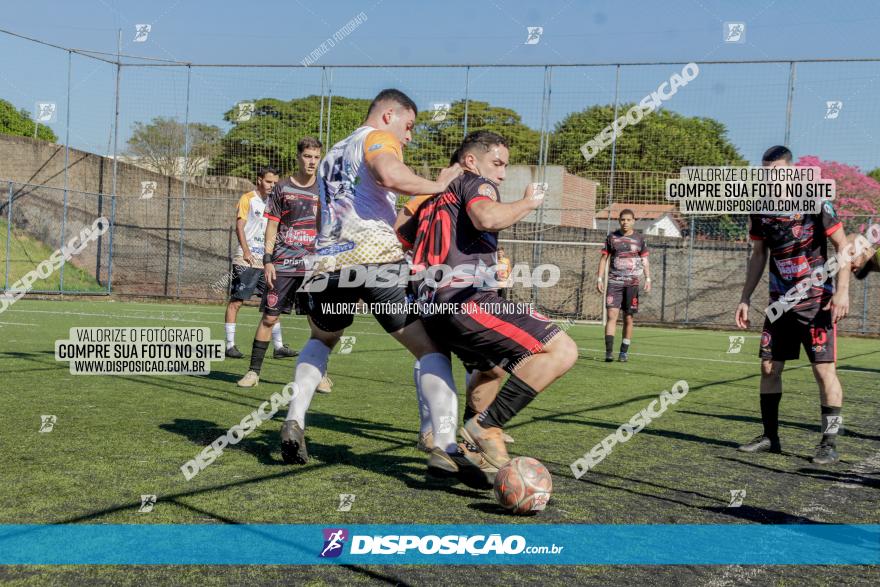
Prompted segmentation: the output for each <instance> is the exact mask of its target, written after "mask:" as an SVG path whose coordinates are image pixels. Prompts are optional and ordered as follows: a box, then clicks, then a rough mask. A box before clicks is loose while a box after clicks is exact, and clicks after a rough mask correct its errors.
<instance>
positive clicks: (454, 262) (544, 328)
mask: <svg viewBox="0 0 880 587" xmlns="http://www.w3.org/2000/svg"><path fill="white" fill-rule="evenodd" d="M508 157H509V154H508V149H507V142H506V141H505V139H504V138H503V137H501V136H500V135H498V134H495V133H492V132H488V131H477V132H475V133H471V134H470V135H468V136H467V137H466V138H465V140H464V142H463V143H462V146H461V148H460V149H459V150H458V162H459V163H460V164H461V166H462V168H463V169H465V172H464V174H463V175H462V176H461V177H460V178H457V179H455V180H453V181H452V182H451V183H450V184H449V187H448V188H447V189H446V190H445V191H443V192H441V193H439V194H437V195H435V196H434V197H432V198H430V199H427V200H426V201H424V202H422V203H421V206H420V207H419V208H418V214H417V216H416V217H415V219H416V223H417V226H416V229H415V238H414V239H413V238H412V236H413V233H412V232H411V229H412V224H409V226H408V227H406V226H404V227H402V229H401V233H402V234H401V240H402V241H409V242H412V243H413V259H412V264H413V270H414V271H418V270H420V269H422V268H427V269H428V271H429V273H428V275H429V276H430V275H431V273H430V272H431V269H430V268H431V267H437V266H449V267H452V268H453V270H454V272H453V274H451V275H449V276H448V278H445V279H441V280H440V282H439V283H436V282H433V281H432V280H431V279H426V280H425V281H423V282H421V283H420V284H419V286H418V290H417V296H418V298H417V299H418V302H420V303H433V304H438V305H440V304H455V305H456V308H457V311H454V312H449V313H446V312H444V313H436V314H432V313H423V314H422V321H423V322H424V324H425V328H426V330H427V331H428V334H429V335H430V336H431V338H432V339H433V340H435V341H437V343H438V344H440V345H441V346H443V347H445V348H446V349H447V350H448V351H451V352H454V353H455V354H456V356H458V357H459V358H460V359H461V360H462V362H463V363H464V365H465V367H466V368H468V369H474V370H476V371H478V372H479V374H478V375H476V376H474V377H471V378H469V379H470V381H469V382H468V407H467V408H466V416H465V417H466V422H465V424H464V426H463V427H462V429H461V434H462V436H463V437H464V439H465V441H466V445H465V449H466V450H465V454H466V455H467V456H468V458H469V459H471V461H472V462H474V463H475V464H477V465H478V466H480V467H481V468H482V469H483V470H484V471H485V472H486V473H487V474H488V475H490V476H491V475H492V473H494V472H495V471H497V469H498V468H499V467H501V466H503V465H504V464H505V463H506V462H507V461H508V460H509V457H508V455H507V449H506V447H505V444H504V437H503V427H504V425H505V424H506V423H507V422H508V421H509V420H510V419H511V418H513V417H514V416H515V415H516V414H517V413H519V412H520V411H521V410H522V409H523V408H525V407H526V406H527V405H528V404H529V403H530V402H531V401H532V400H533V399H534V398H535V397H536V396H537V395H538V393H540V392H541V391H543V390H544V389H546V388H547V387H548V386H549V385H550V384H551V383H553V382H554V381H555V380H556V379H558V378H559V377H561V376H562V375H563V374H565V373H566V372H567V371H568V370H569V369H570V368H571V367H572V366H573V365H574V363H575V361H576V360H577V346H576V345H575V343H574V341H573V340H572V339H571V338H570V337H569V336H568V335H567V334H565V333H564V332H562V331H561V330H560V329H559V328H558V327H557V326H556V325H555V324H553V322H551V321H550V320H549V319H548V318H547V317H545V316H542V315H541V314H539V313H537V312H534V311H529V310H526V309H524V308H522V307H520V305H518V304H514V303H510V302H507V301H506V300H504V298H502V297H501V296H499V295H498V291H497V283H496V280H495V278H496V269H497V267H496V264H497V249H498V232H499V231H501V230H504V229H506V228H508V227H510V226H512V225H513V224H515V223H516V222H518V221H520V220H522V219H523V218H525V217H526V216H527V215H528V214H529V213H530V212H532V210H535V209H536V208H538V207H539V206H540V205H541V202H542V199H541V198H540V197H533V195H534V194H533V192H532V186H531V185H530V186H529V188H527V190H526V194H525V196H524V197H523V199H522V200H519V201H516V202H510V203H501V202H499V201H498V189H497V187H496V186H497V184H498V183H500V182H501V181H503V180H504V177H505V174H506V168H507V164H508ZM398 218H399V220H400V216H399V217H398ZM407 228H408V229H410V232H407ZM508 373H509V374H510V377H509V378H508V379H507V381H506V383H505V384H504V385H503V386H502V387H501V389H500V391H498V392H497V395H496V394H495V393H494V390H497V389H498V383H500V380H502V379H503V378H504V376H505V375H507V374H508ZM484 390H488V391H489V393H487V394H485V395H484V394H483V393H482V392H483V391H484ZM475 396H476V397H475ZM475 400H478V402H479V403H480V404H481V405H475V403H476V402H475Z"/></svg>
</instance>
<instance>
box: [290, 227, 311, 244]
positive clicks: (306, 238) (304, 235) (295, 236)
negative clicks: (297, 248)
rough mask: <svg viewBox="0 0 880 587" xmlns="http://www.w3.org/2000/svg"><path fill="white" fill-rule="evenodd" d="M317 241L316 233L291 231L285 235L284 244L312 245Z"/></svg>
mask: <svg viewBox="0 0 880 587" xmlns="http://www.w3.org/2000/svg"><path fill="white" fill-rule="evenodd" d="M314 240H315V231H313V230H295V229H292V228H291V229H290V230H288V231H287V233H286V234H285V235H284V243H285V244H288V245H293V244H296V245H310V244H312V241H314Z"/></svg>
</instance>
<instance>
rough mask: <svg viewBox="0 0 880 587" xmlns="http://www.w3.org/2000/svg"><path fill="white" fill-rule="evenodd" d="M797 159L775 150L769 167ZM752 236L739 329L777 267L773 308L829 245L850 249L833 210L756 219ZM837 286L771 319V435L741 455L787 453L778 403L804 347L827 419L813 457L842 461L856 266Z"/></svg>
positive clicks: (764, 349)
mask: <svg viewBox="0 0 880 587" xmlns="http://www.w3.org/2000/svg"><path fill="white" fill-rule="evenodd" d="M791 159H792V155H791V151H789V150H788V149H787V148H786V147H772V148H770V149H768V150H767V152H766V153H764V157H763V162H764V165H766V166H772V167H776V166H785V165H790V164H791ZM749 234H750V237H751V239H752V243H753V245H754V247H753V249H752V256H751V257H750V258H749V265H748V270H747V277H746V283H745V286H744V287H743V293H742V299H741V300H740V304H739V307H737V310H736V324H737V326H739V327H740V328H747V327H748V326H749V303H750V299H751V296H752V292H753V291H754V290H755V287H756V286H757V285H758V282H759V281H760V280H761V276H762V275H763V273H764V267H765V265H766V264H767V259H768V258H769V259H770V301H771V303H772V302H776V301H778V300H780V299H781V298H783V296H785V294H786V292H788V291H789V290H791V289H792V288H795V287H796V286H797V285H798V283H799V282H802V281H803V280H810V279H811V275H812V274H813V272H814V270H816V269H819V268H822V267H823V266H824V265H825V263H826V261H827V260H828V241H831V242H832V243H833V244H834V246H835V248H836V249H837V251H838V252H839V251H842V250H843V249H844V247H846V245H847V240H846V235H845V234H844V230H843V224H842V223H841V222H840V219H839V218H838V217H837V214H836V213H835V212H834V208H833V206H832V205H831V203H830V202H826V203H824V204H823V207H822V212H821V213H820V214H793V215H774V216H770V215H754V216H752V217H751V226H750V229H749ZM839 264H840V271H839V272H838V273H837V284H836V288H835V285H834V284H833V283H832V281H831V280H830V279H827V280H826V281H825V282H824V283H822V284H821V285H819V286H818V287H817V286H815V284H812V286H811V287H808V288H806V289H805V290H804V291H805V295H804V297H803V298H802V299H801V300H799V301H798V302H797V303H794V304H792V305H791V307H790V308H788V309H787V310H786V311H785V312H783V313H782V314H781V315H777V314H775V313H770V314H768V317H767V318H766V319H765V320H764V328H763V332H762V333H761V349H760V352H759V356H760V358H761V420H762V421H763V424H764V432H763V434H762V435H761V436H758V437H757V438H755V439H754V440H752V441H751V442H749V443H746V444H744V445H742V446H740V447H739V449H740V450H741V451H744V452H763V451H770V452H777V453H778V452H781V446H780V443H779V433H778V431H779V424H778V420H779V402H780V400H781V398H782V370H783V368H784V367H785V361H787V360H789V359H797V358H798V357H799V356H800V346H801V345H803V347H804V350H805V351H806V353H807V358H809V360H810V363H811V364H812V367H813V375H814V376H815V378H816V382H817V383H818V385H819V395H820V399H821V412H822V440H821V441H820V444H819V446H818V448H817V450H816V454H815V456H814V457H813V462H814V463H817V464H829V463H834V462H837V461H838V460H839V457H838V455H837V451H836V440H837V432H838V430H839V429H840V428H841V424H842V417H841V415H840V409H841V406H842V404H843V389H842V387H841V385H840V380H839V379H838V378H837V370H836V361H837V322H838V321H839V320H841V319H842V318H844V317H846V315H847V313H848V312H849V278H850V275H851V270H850V268H849V259H848V258H847V257H846V256H845V255H840V256H839Z"/></svg>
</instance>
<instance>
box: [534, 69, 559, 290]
mask: <svg viewBox="0 0 880 587" xmlns="http://www.w3.org/2000/svg"><path fill="white" fill-rule="evenodd" d="M551 80H552V70H551V68H550V66H545V67H544V90H543V92H542V96H541V136H540V138H539V141H540V142H539V144H538V167H539V169H540V177H541V183H544V182H545V181H546V179H547V146H548V143H547V135H548V132H547V126H548V125H549V122H548V120H549V118H550V116H549V115H550V88H551ZM558 189H559V193H560V198H561V195H562V186H559V187H558ZM535 224H536V225H537V227H538V233H537V234H536V235H535V244H534V248H533V249H532V269H533V270H534V268H535V267H537V266H538V265H540V264H541V256H542V254H543V250H544V247H543V246H542V243H541V241H542V240H543V239H544V206H541V207H539V208H538V210H537V213H536V214H535ZM532 303H533V304H536V305H537V303H538V287H537V286H536V285H532Z"/></svg>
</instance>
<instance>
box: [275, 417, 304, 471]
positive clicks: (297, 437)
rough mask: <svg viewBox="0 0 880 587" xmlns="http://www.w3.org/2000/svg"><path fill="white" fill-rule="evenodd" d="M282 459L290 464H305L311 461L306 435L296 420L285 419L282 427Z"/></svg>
mask: <svg viewBox="0 0 880 587" xmlns="http://www.w3.org/2000/svg"><path fill="white" fill-rule="evenodd" d="M281 459H282V460H283V461H284V462H285V463H287V464H288V465H305V464H306V463H308V462H309V453H308V451H307V450H306V436H305V433H304V432H303V429H302V428H300V427H299V424H297V423H296V420H285V421H284V425H283V426H282V427H281Z"/></svg>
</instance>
